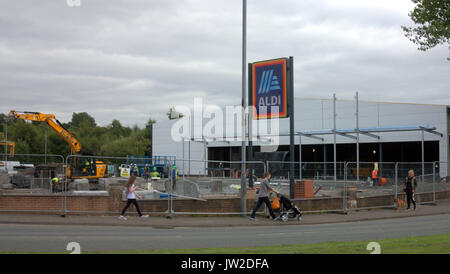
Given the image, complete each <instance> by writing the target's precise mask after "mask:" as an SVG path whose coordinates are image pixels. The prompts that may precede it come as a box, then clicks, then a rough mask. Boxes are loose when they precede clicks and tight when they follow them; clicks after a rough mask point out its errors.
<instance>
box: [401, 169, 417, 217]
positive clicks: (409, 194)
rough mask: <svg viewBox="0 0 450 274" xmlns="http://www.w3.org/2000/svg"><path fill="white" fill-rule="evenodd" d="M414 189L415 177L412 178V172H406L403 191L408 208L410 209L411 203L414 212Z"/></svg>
mask: <svg viewBox="0 0 450 274" xmlns="http://www.w3.org/2000/svg"><path fill="white" fill-rule="evenodd" d="M415 188H416V177H414V170H412V169H411V170H410V171H408V177H406V180H405V188H404V191H405V193H406V201H407V203H408V208H407V209H410V206H411V202H412V203H413V205H414V210H416V202H415V201H414V196H413V195H414V192H415Z"/></svg>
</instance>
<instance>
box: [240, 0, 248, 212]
mask: <svg viewBox="0 0 450 274" xmlns="http://www.w3.org/2000/svg"><path fill="white" fill-rule="evenodd" d="M246 65H247V0H242V147H241V155H242V159H241V161H242V162H241V212H242V215H243V216H244V217H245V216H246V215H247V214H246V213H247V204H246V197H245V196H246V195H245V194H246V190H247V184H246V178H245V177H246V176H245V173H246V172H245V158H246V157H245V156H246V155H245V153H246V140H245V139H246V138H245V128H246V126H245V125H246V123H245V120H246V119H245V118H246V117H245V108H246V100H245V98H246V96H245V86H246V77H247V75H246V70H245V67H246Z"/></svg>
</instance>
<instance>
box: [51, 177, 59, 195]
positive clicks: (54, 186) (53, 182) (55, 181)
mask: <svg viewBox="0 0 450 274" xmlns="http://www.w3.org/2000/svg"><path fill="white" fill-rule="evenodd" d="M58 182H59V178H58V177H57V176H55V177H54V178H52V180H51V181H50V187H51V189H52V193H56V192H57V191H58V190H57V187H58Z"/></svg>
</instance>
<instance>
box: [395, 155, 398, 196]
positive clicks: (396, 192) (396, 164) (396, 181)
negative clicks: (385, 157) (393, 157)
mask: <svg viewBox="0 0 450 274" xmlns="http://www.w3.org/2000/svg"><path fill="white" fill-rule="evenodd" d="M397 196H398V162H396V163H395V198H397Z"/></svg>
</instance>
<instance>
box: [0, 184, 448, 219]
mask: <svg viewBox="0 0 450 274" xmlns="http://www.w3.org/2000/svg"><path fill="white" fill-rule="evenodd" d="M399 197H400V198H404V194H400V195H399ZM393 198H394V196H393V195H385V196H377V197H366V198H358V199H357V206H358V208H363V207H374V206H391V205H393ZM432 199H433V194H432V193H421V194H418V195H416V200H417V201H418V202H427V201H432ZM436 199H437V200H445V199H450V191H442V192H437V193H436ZM66 202H67V210H68V211H69V213H72V214H107V213H109V214H118V213H119V212H120V211H121V210H122V208H123V207H124V206H125V201H123V200H122V190H121V189H111V190H110V192H109V195H98V196H67V200H66ZM295 202H296V203H297V204H298V205H299V206H300V208H301V209H302V210H303V211H318V210H341V209H342V203H343V200H342V198H310V199H299V200H295ZM255 203H256V201H255V200H254V199H251V200H247V209H248V210H249V211H250V210H251V209H252V208H253V207H254V205H255ZM61 205H62V196H61V195H59V194H56V195H31V194H28V195H26V194H5V193H3V194H0V212H1V211H23V212H41V213H46V212H60V211H61ZM167 205H168V202H167V200H142V201H139V206H140V207H141V210H142V211H145V212H159V213H164V212H165V211H166V210H167ZM262 209H263V207H261V210H262ZM173 210H174V211H175V212H193V213H214V212H219V213H229V212H240V199H239V197H236V198H217V199H209V200H207V201H206V202H203V201H197V200H188V199H175V200H173ZM131 212H135V209H134V208H133V206H131V208H130V213H131Z"/></svg>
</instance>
